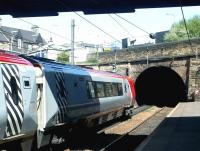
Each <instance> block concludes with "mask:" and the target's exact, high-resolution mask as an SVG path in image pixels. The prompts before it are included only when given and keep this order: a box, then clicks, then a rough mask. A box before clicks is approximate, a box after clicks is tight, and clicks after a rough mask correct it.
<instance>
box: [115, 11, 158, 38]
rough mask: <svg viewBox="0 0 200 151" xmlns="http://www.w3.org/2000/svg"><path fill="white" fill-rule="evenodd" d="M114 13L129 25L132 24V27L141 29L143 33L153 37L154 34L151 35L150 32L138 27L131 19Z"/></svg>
mask: <svg viewBox="0 0 200 151" xmlns="http://www.w3.org/2000/svg"><path fill="white" fill-rule="evenodd" d="M114 15H116V16H117V17H119V18H121V19H122V20H124V21H126V22H127V23H129V24H130V25H132V26H134V27H136V28H138V29H140V30H141V31H143V32H144V33H146V34H148V35H149V37H150V38H152V39H154V38H155V37H154V35H153V34H152V33H149V32H148V31H146V30H144V29H142V28H141V27H139V26H138V25H136V24H134V23H132V22H131V21H129V20H127V19H125V18H124V17H122V16H120V15H118V14H116V13H115V14H114Z"/></svg>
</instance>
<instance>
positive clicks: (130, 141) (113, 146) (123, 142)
mask: <svg viewBox="0 0 200 151" xmlns="http://www.w3.org/2000/svg"><path fill="white" fill-rule="evenodd" d="M171 110H172V108H166V107H164V108H160V109H159V110H157V111H156V112H154V113H153V114H152V115H151V116H149V117H148V118H146V119H145V120H143V121H142V122H140V123H139V124H138V125H137V126H135V127H133V128H132V129H131V130H130V131H128V132H126V133H124V134H123V135H121V136H119V137H118V138H116V139H115V140H113V141H111V142H110V143H109V144H107V145H106V146H104V147H103V148H101V149H100V151H110V150H117V149H119V148H120V149H123V150H126V151H127V150H134V149H135V148H136V147H137V146H138V145H139V144H140V143H141V142H142V141H143V140H144V139H145V138H146V137H147V136H148V135H149V134H150V133H151V132H152V131H153V130H154V129H155V128H156V127H157V126H158V125H159V124H160V123H161V122H162V121H163V120H164V118H165V117H166V116H167V114H168V113H169V112H170V111H171ZM155 119H156V120H157V122H155ZM150 123H151V124H150ZM152 123H153V124H154V126H152ZM145 124H146V126H144V125H145ZM149 125H151V126H150V127H151V130H148V132H147V131H146V132H142V131H143V130H142V129H147V127H148V126H149Z"/></svg>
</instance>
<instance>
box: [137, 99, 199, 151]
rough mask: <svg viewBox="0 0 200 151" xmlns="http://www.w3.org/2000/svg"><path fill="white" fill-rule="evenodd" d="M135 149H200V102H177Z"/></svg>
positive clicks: (149, 150)
mask: <svg viewBox="0 0 200 151" xmlns="http://www.w3.org/2000/svg"><path fill="white" fill-rule="evenodd" d="M136 151H200V102H188V103H179V104H178V105H177V106H176V108H174V110H172V112H171V113H170V114H169V115H168V116H167V117H166V119H165V120H164V121H163V122H162V123H161V125H160V126H159V127H158V128H157V129H156V130H155V131H154V132H153V134H151V135H150V136H149V137H148V138H147V139H146V140H145V141H144V142H143V143H142V144H141V145H140V146H139V147H138V148H137V149H136Z"/></svg>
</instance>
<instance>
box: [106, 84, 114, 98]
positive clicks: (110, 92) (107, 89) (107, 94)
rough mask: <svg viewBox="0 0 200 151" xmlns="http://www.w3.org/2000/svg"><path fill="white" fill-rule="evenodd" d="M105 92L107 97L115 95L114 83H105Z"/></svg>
mask: <svg viewBox="0 0 200 151" xmlns="http://www.w3.org/2000/svg"><path fill="white" fill-rule="evenodd" d="M105 94H106V96H107V97H111V96H113V92H112V85H111V83H109V82H106V83H105Z"/></svg>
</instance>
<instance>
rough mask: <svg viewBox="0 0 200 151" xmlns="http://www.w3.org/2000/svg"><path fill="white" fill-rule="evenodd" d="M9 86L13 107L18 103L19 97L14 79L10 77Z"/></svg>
mask: <svg viewBox="0 0 200 151" xmlns="http://www.w3.org/2000/svg"><path fill="white" fill-rule="evenodd" d="M10 85H11V97H12V99H13V102H14V104H15V105H18V103H19V96H18V86H17V82H16V79H15V77H13V76H11V78H10Z"/></svg>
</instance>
